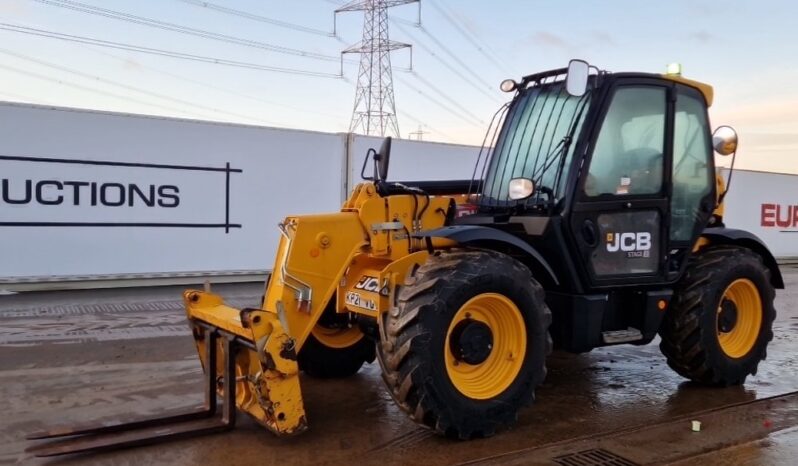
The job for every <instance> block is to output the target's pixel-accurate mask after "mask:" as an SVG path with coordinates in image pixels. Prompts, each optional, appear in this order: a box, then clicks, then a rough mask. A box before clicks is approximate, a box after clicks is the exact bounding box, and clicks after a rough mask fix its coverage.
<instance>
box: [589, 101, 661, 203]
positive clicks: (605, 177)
mask: <svg viewBox="0 0 798 466" xmlns="http://www.w3.org/2000/svg"><path fill="white" fill-rule="evenodd" d="M666 112H667V105H666V89H665V88H663V87H653V86H652V87H644V86H640V87H634V86H628V87H621V88H619V89H618V90H617V91H615V94H614V96H613V99H612V103H611V104H610V107H609V109H608V111H607V115H606V116H605V117H604V122H603V124H602V126H601V131H600V132H599V136H598V138H597V140H596V144H595V147H594V148H593V156H592V159H591V161H590V169H589V171H588V175H587V179H586V180H585V187H584V190H585V193H586V194H587V195H588V196H601V195H614V196H627V195H634V194H655V193H659V192H660V190H661V189H662V173H663V163H664V157H663V153H664V152H665V115H666Z"/></svg>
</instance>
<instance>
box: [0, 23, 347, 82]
mask: <svg viewBox="0 0 798 466" xmlns="http://www.w3.org/2000/svg"><path fill="white" fill-rule="evenodd" d="M0 30H5V31H9V32H17V33H21V34H28V35H33V36H39V37H45V38H50V39H58V40H62V41H67V42H77V43H81V44H87V45H96V46H100V47H107V48H112V49H118V50H126V51H131V52H140V53H147V54H150V55H158V56H162V57H170V58H177V59H181V60H191V61H196V62H202V63H210V64H214V65H223V66H233V67H238V68H247V69H252V70H258V71H271V72H275V73H284V74H294V75H301V76H313V77H319V78H334V79H341V77H342V76H341V75H339V74H333V73H321V72H316V71H309V70H300V69H294V68H280V67H276V66H267V65H260V64H257V63H249V62H241V61H236V60H228V59H225V58H215V57H207V56H202V55H194V54H189V53H183V52H174V51H170V50H164V49H158V48H152V47H143V46H140V45H133V44H125V43H121V42H113V41H107V40H102V39H95V38H92V37H85V36H76V35H72V34H63V33H60V32H54V31H47V30H44V29H36V28H30V27H24V26H18V25H15V24H8V23H0Z"/></svg>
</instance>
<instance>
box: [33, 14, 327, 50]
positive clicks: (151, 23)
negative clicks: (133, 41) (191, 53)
mask: <svg viewBox="0 0 798 466" xmlns="http://www.w3.org/2000/svg"><path fill="white" fill-rule="evenodd" d="M33 1H35V2H39V3H42V4H45V5H50V6H57V7H60V8H66V9H70V10H74V11H79V12H82V13H88V14H92V15H96V16H102V17H105V18H111V19H117V20H120V21H126V22H129V23H133V24H139V25H142V26H148V27H153V28H157V29H162V30H165V31H173V32H178V33H181V34H187V35H192V36H196V37H202V38H204V39H213V40H217V41H221V42H226V43H231V44H236V45H243V46H246V47H253V48H258V49H262V50H268V51H270V52H276V53H282V54H287V55H295V56H299V57H304V58H311V59H315V60H323V61H335V62H337V61H339V60H340V57H335V56H332V55H324V54H321V53H316V52H309V51H306V50H300V49H294V48H291V47H284V46H281V45H274V44H269V43H266V42H260V41H255V40H251V39H245V38H241V37H235V36H229V35H227V34H219V33H216V32H211V31H206V30H203V29H196V28H191V27H187V26H180V25H178V24H174V23H169V22H166V21H160V20H155V19H151V18H146V17H143V16H136V15H132V14H129V13H123V12H120V11H116V10H109V9H106V8H100V7H97V6H93V5H88V4H85V3H81V2H75V1H72V0H33Z"/></svg>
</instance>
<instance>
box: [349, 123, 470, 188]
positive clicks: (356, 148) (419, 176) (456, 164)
mask: <svg viewBox="0 0 798 466" xmlns="http://www.w3.org/2000/svg"><path fill="white" fill-rule="evenodd" d="M352 139H353V140H352V143H351V145H350V147H349V157H350V159H349V167H350V171H349V180H348V181H349V186H350V187H352V186H354V185H356V184H357V183H359V182H360V180H361V178H360V171H361V169H362V168H363V160H364V159H365V157H366V152H367V151H368V150H369V148H373V149H375V150H379V149H380V145H381V144H382V141H383V139H382V138H378V137H371V136H359V135H356V136H354V137H353V138H352ZM478 154H479V147H474V146H462V145H457V144H442V143H435V142H424V141H409V140H406V139H395V140H393V142H392V147H391V162H390V167H389V172H388V180H389V181H390V180H394V181H431V180H470V179H471V176H472V174H473V173H474V165H475V164H476V161H477V156H478ZM372 174H373V169H372V165H371V162H369V164H368V166H367V167H366V175H367V176H371V175H372Z"/></svg>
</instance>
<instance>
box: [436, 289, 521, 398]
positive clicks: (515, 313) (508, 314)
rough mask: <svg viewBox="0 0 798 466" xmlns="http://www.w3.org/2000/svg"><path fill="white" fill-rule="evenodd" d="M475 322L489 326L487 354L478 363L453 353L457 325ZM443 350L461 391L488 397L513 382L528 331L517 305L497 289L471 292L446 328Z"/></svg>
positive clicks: (452, 377)
mask: <svg viewBox="0 0 798 466" xmlns="http://www.w3.org/2000/svg"><path fill="white" fill-rule="evenodd" d="M475 322H476V323H477V324H476V325H478V326H480V327H481V328H484V326H487V328H488V329H489V330H490V335H491V337H492V343H491V344H490V345H489V346H488V347H487V348H488V351H489V354H487V357H486V358H484V360H482V361H481V362H479V363H475V364H470V363H467V362H466V361H464V360H463V358H462V354H456V351H455V349H453V346H454V347H457V342H456V341H455V340H456V338H457V332H456V329H458V328H462V327H463V326H464V325H474V323H475ZM445 345H446V346H445V348H444V354H445V359H446V372H447V374H448V375H449V380H451V382H452V384H453V385H454V386H455V388H457V390H458V391H459V392H460V393H462V394H463V395H465V396H467V397H469V398H473V399H477V400H487V399H490V398H494V397H496V396H497V395H499V394H501V393H502V392H504V391H505V390H506V389H507V387H509V386H510V384H512V383H513V381H514V380H515V378H516V377H517V376H518V372H519V371H520V370H521V366H522V365H523V364H524V356H525V355H526V346H527V334H526V326H525V324H524V318H523V316H522V315H521V311H520V310H519V309H518V306H516V305H515V303H513V302H512V301H511V300H510V299H508V298H507V297H505V296H502V295H500V294H496V293H483V294H480V295H477V296H474V297H473V298H471V299H470V300H468V302H466V303H465V304H463V306H462V307H461V308H460V309H459V310H458V311H457V313H456V314H455V315H454V318H453V319H452V321H451V323H450V324H449V330H448V331H447V332H446V344H445Z"/></svg>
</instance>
